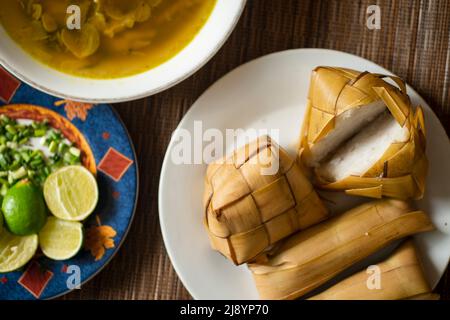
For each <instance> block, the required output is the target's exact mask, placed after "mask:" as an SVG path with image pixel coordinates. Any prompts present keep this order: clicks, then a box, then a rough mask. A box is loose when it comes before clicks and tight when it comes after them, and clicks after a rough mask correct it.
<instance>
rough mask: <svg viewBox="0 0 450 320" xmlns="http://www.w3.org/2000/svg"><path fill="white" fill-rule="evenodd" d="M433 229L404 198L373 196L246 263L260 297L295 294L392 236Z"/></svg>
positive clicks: (353, 262)
mask: <svg viewBox="0 0 450 320" xmlns="http://www.w3.org/2000/svg"><path fill="white" fill-rule="evenodd" d="M432 229H433V226H432V224H431V222H430V219H429V218H428V216H427V215H426V214H425V213H424V212H422V211H414V210H413V209H412V208H411V207H410V205H409V204H408V203H406V202H404V201H401V200H378V201H375V202H371V203H366V204H363V205H361V206H359V207H356V208H354V209H352V210H350V211H347V212H346V213H344V214H343V215H340V216H337V217H334V218H332V219H330V220H328V221H325V222H323V223H321V224H319V225H317V226H314V227H311V228H309V229H308V230H305V231H303V232H300V233H297V234H296V235H293V236H291V237H290V238H288V239H287V240H286V241H284V242H283V243H281V244H280V245H278V246H276V248H274V249H273V251H272V252H269V253H266V254H264V255H261V256H259V257H258V258H257V259H256V260H255V262H253V263H251V264H249V268H250V270H251V272H252V273H253V277H254V280H255V283H256V287H257V289H258V291H259V294H260V297H261V298H262V299H295V298H298V297H301V296H303V295H305V294H306V293H308V292H310V291H311V290H313V289H316V288H317V287H319V286H320V285H322V284H324V283H325V282H327V281H329V280H330V279H332V278H333V277H335V276H336V275H338V274H339V273H341V272H342V271H344V270H345V269H347V268H349V267H350V266H352V265H353V264H355V263H357V262H359V261H361V260H363V259H364V258H366V257H368V256H369V255H371V254H373V253H375V252H376V251H378V250H380V249H381V248H383V247H385V246H387V245H388V244H390V243H392V242H393V241H395V240H398V239H401V238H403V237H407V236H409V235H412V234H415V233H419V232H424V231H429V230H432Z"/></svg>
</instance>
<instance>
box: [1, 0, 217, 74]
mask: <svg viewBox="0 0 450 320" xmlns="http://www.w3.org/2000/svg"><path fill="white" fill-rule="evenodd" d="M215 4H216V0H1V1H0V22H1V24H2V25H3V27H4V28H5V30H6V31H7V32H8V34H9V35H10V36H11V38H12V39H13V40H14V41H15V42H17V43H18V44H19V45H20V46H21V47H22V48H23V49H24V50H25V51H27V52H28V53H30V54H31V55H32V56H33V57H34V58H36V59H37V60H39V61H41V62H42V63H44V64H46V65H48V66H50V67H52V68H55V69H57V70H59V71H62V72H66V73H69V74H72V75H76V76H81V77H88V78H98V79H109V78H120V77H126V76H130V75H134V74H138V73H141V72H144V71H147V70H149V69H152V68H154V67H156V66H158V65H160V64H162V63H164V62H166V61H167V60H169V59H170V58H172V57H173V56H175V55H176V54H177V53H179V52H180V51H181V50H182V49H183V48H184V47H186V46H187V45H188V44H189V43H190V42H191V41H192V39H193V38H194V37H195V36H196V34H197V33H198V32H199V30H200V29H201V28H202V27H203V26H204V24H205V23H206V21H207V19H208V18H209V16H210V15H211V12H212V10H213V8H214V6H215ZM73 5H75V6H76V7H73ZM69 6H72V7H71V10H72V9H73V8H75V10H79V11H71V10H68V8H69ZM78 12H80V13H81V15H79V16H77V13H78ZM77 17H79V18H80V19H79V20H76V18H77ZM77 21H78V22H80V27H81V28H80V29H78V28H75V29H72V30H71V28H73V25H76V23H77ZM69 26H71V27H70V28H69Z"/></svg>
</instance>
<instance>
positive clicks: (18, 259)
mask: <svg viewBox="0 0 450 320" xmlns="http://www.w3.org/2000/svg"><path fill="white" fill-rule="evenodd" d="M37 248H38V236H37V235H36V234H33V235H31V236H25V237H20V236H15V235H13V234H11V233H9V232H8V231H7V230H3V231H2V232H1V233H0V273H5V272H11V271H15V270H17V269H19V268H21V267H23V266H24V265H25V264H27V262H28V261H30V260H31V259H32V258H33V256H34V254H35V253H36V250H37Z"/></svg>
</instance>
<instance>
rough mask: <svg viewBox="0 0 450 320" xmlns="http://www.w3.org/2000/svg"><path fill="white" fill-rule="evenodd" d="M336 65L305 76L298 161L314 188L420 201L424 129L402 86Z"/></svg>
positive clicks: (418, 110) (424, 169)
mask: <svg viewBox="0 0 450 320" xmlns="http://www.w3.org/2000/svg"><path fill="white" fill-rule="evenodd" d="M383 78H385V76H382V75H378V74H372V73H368V72H362V73H361V72H358V71H354V70H349V69H343V68H332V67H318V68H317V69H315V70H314V71H313V75H312V79H311V87H310V92H309V98H308V106H307V114H306V117H305V122H304V125H303V130H302V136H301V148H300V150H299V157H300V159H301V160H302V162H303V163H304V164H305V165H306V166H307V167H309V168H311V169H312V171H313V172H314V174H315V183H316V184H317V185H318V186H319V187H321V188H323V189H328V190H336V191H345V192H346V193H348V194H352V195H359V196H366V197H372V198H381V197H383V196H387V197H395V198H400V199H408V198H414V199H418V198H421V197H422V196H423V193H424V189H425V178H426V174H427V167H428V163H427V159H426V155H425V129H424V120H423V112H422V109H421V108H420V107H418V108H416V110H415V111H414V110H413V108H412V106H411V102H410V100H409V97H408V95H407V94H406V86H405V84H404V82H403V81H402V80H401V79H399V78H397V77H390V78H391V79H392V80H393V81H394V82H395V84H396V85H397V86H398V87H396V86H394V85H392V84H390V83H388V82H386V81H384V80H383Z"/></svg>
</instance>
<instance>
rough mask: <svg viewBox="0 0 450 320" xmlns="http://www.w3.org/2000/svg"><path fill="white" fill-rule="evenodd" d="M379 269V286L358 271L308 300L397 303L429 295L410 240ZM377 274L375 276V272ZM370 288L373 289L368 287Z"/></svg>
mask: <svg viewBox="0 0 450 320" xmlns="http://www.w3.org/2000/svg"><path fill="white" fill-rule="evenodd" d="M376 266H377V267H378V268H379V269H378V271H376V272H377V274H376V275H375V274H373V275H374V276H377V277H379V283H378V285H379V287H376V286H374V285H375V283H372V282H371V279H370V277H371V274H370V273H368V272H367V270H362V271H361V272H358V273H356V274H354V275H352V276H350V277H348V278H346V279H345V280H343V281H341V282H339V283H338V284H336V285H334V286H332V287H331V288H329V289H327V290H325V291H324V292H322V293H320V294H318V295H316V296H314V297H312V298H310V299H311V300H401V299H410V298H414V299H416V298H420V299H425V298H426V297H427V295H429V294H430V292H431V288H430V286H429V285H428V283H427V281H426V279H425V276H424V274H423V271H422V266H421V264H420V261H419V259H418V257H417V253H416V248H415V247H414V244H413V241H412V240H408V241H407V242H405V243H404V244H402V245H401V246H400V247H399V248H398V249H397V250H396V251H395V252H394V253H393V254H392V255H391V256H390V257H389V258H388V259H387V260H385V261H383V262H381V263H378V264H376ZM378 272H379V273H378ZM372 286H373V287H372Z"/></svg>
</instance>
